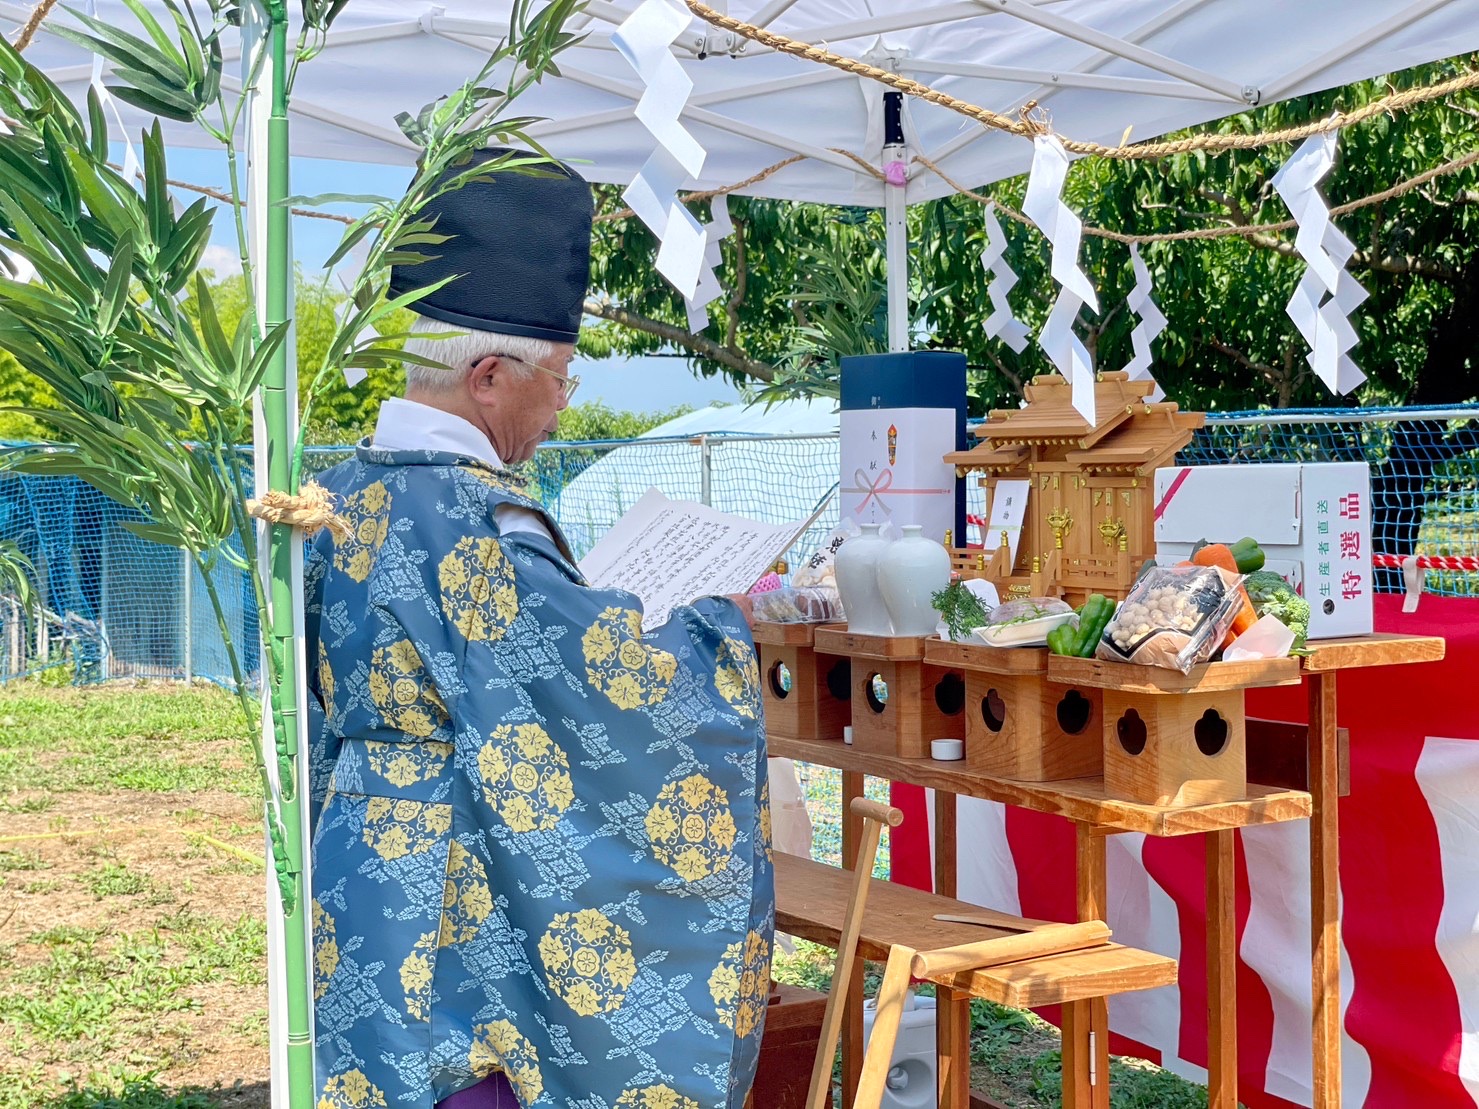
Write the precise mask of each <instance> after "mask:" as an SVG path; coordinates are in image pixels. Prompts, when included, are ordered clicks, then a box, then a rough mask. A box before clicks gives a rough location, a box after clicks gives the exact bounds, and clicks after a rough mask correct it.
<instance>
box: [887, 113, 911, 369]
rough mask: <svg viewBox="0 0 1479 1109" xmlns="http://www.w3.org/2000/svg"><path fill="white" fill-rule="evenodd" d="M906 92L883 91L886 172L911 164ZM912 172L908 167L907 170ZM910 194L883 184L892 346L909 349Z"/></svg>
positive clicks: (889, 332) (890, 339)
mask: <svg viewBox="0 0 1479 1109" xmlns="http://www.w3.org/2000/svg"><path fill="white" fill-rule="evenodd" d="M903 104H904V96H903V93H898V92H886V93H884V94H883V113H884V124H883V150H882V152H881V153H882V158H881V161H882V163H883V167H884V169H885V172H886V171H887V167H888V166H889V165H891V164H892V163H896V162H897V163H899V164H901V165H904V166H906V167H907V165H908V148H907V147H906V146H905V144H904V126H903V111H904V107H903ZM904 172H905V173H906V174H907V173H908V170H907V168H906V169H905V171H904ZM907 207H908V198H907V193H906V190H905V189H904V187H903V186H900V185H894V184H885V185H884V186H883V247H884V259H885V264H886V265H887V266H888V349H889V350H890V351H893V352H897V351H907V350H908V349H909V225H908V222H907V219H906V212H907Z"/></svg>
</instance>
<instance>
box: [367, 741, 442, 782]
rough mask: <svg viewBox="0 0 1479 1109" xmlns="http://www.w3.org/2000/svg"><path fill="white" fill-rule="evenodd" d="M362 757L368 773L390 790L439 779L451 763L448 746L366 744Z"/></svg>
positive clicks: (434, 744) (375, 742) (371, 742)
mask: <svg viewBox="0 0 1479 1109" xmlns="http://www.w3.org/2000/svg"><path fill="white" fill-rule="evenodd" d="M365 757H366V759H367V760H368V761H369V763H370V769H371V770H373V771H374V772H375V773H376V774H379V775H380V776H381V777H382V778H384V779H385V780H386V781H387V782H389V783H390V784H391V785H393V786H410V785H415V784H416V783H417V782H430V781H432V780H433V779H435V778H438V777H440V776H441V774H442V772H443V771H445V770H446V768H447V764H448V762H450V761H451V759H452V745H451V744H450V743H436V742H433V741H431V740H428V741H427V742H425V743H382V742H380V741H379V740H374V739H372V740H369V741H368V742H367V743H366V744H365Z"/></svg>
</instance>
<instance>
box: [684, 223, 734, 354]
mask: <svg viewBox="0 0 1479 1109" xmlns="http://www.w3.org/2000/svg"><path fill="white" fill-rule="evenodd" d="M733 234H734V223H733V221H731V220H730V218H729V199H728V198H727V197H724V196H716V197H714V199H713V200H711V201H710V202H709V226H708V245H707V246H705V247H704V265H703V270H702V272H701V273H700V274H699V276H698V291H697V292H696V293H694V294H693V296H691V297H689V298H688V299H687V301H686V303H685V307H687V309H688V330H689V331H691V332H693V333H694V334H695V335H697V334H698V333H699V332H700V331H702V330H703V329H704V328H706V327H708V326H709V312H708V308H707V305H708V304H709V303H710V302H711V301H714V300H717V299H718V298H719V297H721V296H723V295H724V287H723V286H722V285H720V284H719V266H720V265H721V264H722V263H723V261H724V251H723V248H722V247H721V246H720V245H719V244H720V243H722V242H723V241H724V240H725V239H727V238H729V236H731V235H733Z"/></svg>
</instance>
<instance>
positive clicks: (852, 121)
mask: <svg viewBox="0 0 1479 1109" xmlns="http://www.w3.org/2000/svg"><path fill="white" fill-rule="evenodd" d="M637 4H638V0H592V2H591V4H590V5H589V6H588V8H587V10H586V12H585V14H584V15H582V16H581V17H580V19H579V20H578V21H577V22H579V23H580V24H581V25H582V28H583V30H584V31H586V32H587V35H588V37H587V38H586V40H585V42H584V43H583V44H582V45H581V46H579V47H577V48H575V49H573V50H571V51H569V52H568V53H567V54H565V55H564V56H562V58H561V60H560V63H559V65H560V71H561V73H562V74H563V76H562V77H559V78H554V77H551V78H548V79H547V80H546V81H545V82H544V84H543V85H541V86H540V87H539V88H537V89H535V90H533V91H532V92H531V93H530V94H529V95H528V96H527V97H526V98H524V99H521V100H520V102H519V105H518V109H517V111H518V113H519V114H521V115H522V114H526V113H527V114H534V115H539V116H544V117H548V122H545V123H541V124H539V125H537V126H536V127H534V128H533V130H532V132H531V133H532V134H534V135H535V136H537V137H538V138H539V139H540V141H542V142H543V143H545V144H546V145H547V146H548V147H549V149H550V150H551V151H552V152H553V153H555V154H557V155H559V156H561V157H564V158H568V159H573V160H576V161H577V162H580V163H581V164H582V165H581V168H582V172H584V173H585V174H586V176H588V177H590V178H591V179H593V180H597V181H607V182H623V183H624V182H627V181H630V180H631V179H632V177H633V176H634V175H635V173H636V172H637V170H638V169H639V168H640V167H641V165H642V163H643V162H644V161H645V160H646V158H647V156H648V154H649V153H650V152H651V150H652V148H653V141H652V138H651V136H650V135H649V133H648V132H647V130H646V129H645V128H644V127H643V125H642V124H641V123H640V122H639V121H638V120H637V119H636V118H635V116H634V114H633V108H634V106H635V104H636V101H637V99H638V98H639V97H640V96H641V94H642V91H643V89H642V83H641V81H640V80H639V79H638V78H637V76H636V74H635V73H634V72H633V71H632V69H631V67H630V66H629V65H628V63H627V62H626V61H625V60H624V58H623V57H622V55H621V54H619V53H618V52H617V50H616V48H615V47H614V45H613V44H612V41H611V35H612V32H613V31H614V30H615V29H616V27H617V26H618V25H619V24H620V23H621V22H622V20H624V19H625V18H626V17H627V16H628V15H629V14H630V13H631V12H632V11H633V10H634V9H635V8H636V6H637ZM715 6H716V7H718V8H720V9H726V8H727V12H728V14H730V15H732V16H734V17H736V18H739V19H743V20H745V21H747V22H750V23H754V24H758V25H762V26H765V27H767V28H769V29H771V30H774V31H777V32H779V33H782V34H785V35H787V36H790V37H792V38H796V39H800V40H803V41H806V42H810V43H817V44H824V45H825V46H826V47H827V48H828V49H831V50H833V51H835V52H837V53H840V54H843V55H846V56H850V57H854V58H860V59H865V60H869V61H871V62H872V64H874V65H877V66H879V67H880V68H885V69H893V70H896V71H897V72H899V73H901V74H902V75H904V76H906V77H909V78H912V79H914V80H916V81H919V82H922V83H924V84H928V85H931V86H934V87H936V88H939V89H940V90H942V91H944V92H947V93H949V94H951V95H953V96H955V97H957V98H959V99H961V100H964V101H967V102H969V103H972V104H976V105H980V106H982V107H985V108H989V109H992V110H994V111H997V112H1001V113H1004V114H1011V113H1012V112H1014V111H1015V110H1016V109H1018V108H1019V107H1021V106H1022V105H1023V104H1025V103H1027V102H1029V101H1037V102H1038V104H1040V105H1041V106H1042V107H1043V108H1045V109H1046V110H1047V111H1048V112H1049V113H1051V118H1052V123H1053V126H1054V128H1055V129H1056V130H1057V131H1058V132H1059V133H1061V134H1063V135H1066V136H1069V137H1072V138H1075V139H1084V140H1093V141H1098V142H1102V143H1109V144H1113V143H1117V142H1119V140H1120V139H1121V137H1122V136H1123V135H1124V133H1125V132H1126V129H1127V128H1132V131H1131V134H1132V136H1133V138H1134V139H1148V138H1151V137H1153V136H1155V135H1158V134H1163V133H1165V132H1166V131H1169V130H1173V129H1175V128H1179V127H1185V126H1189V125H1192V124H1196V123H1199V122H1203V121H1206V120H1211V119H1215V118H1218V117H1221V116H1226V115H1229V114H1232V113H1235V112H1239V111H1242V110H1245V109H1247V108H1248V107H1249V106H1251V105H1253V104H1268V103H1271V102H1273V101H1276V100H1280V99H1284V98H1287V97H1291V96H1298V95H1301V94H1305V93H1310V92H1314V91H1318V90H1321V89H1327V88H1331V87H1334V86H1337V85H1341V84H1345V83H1348V82H1350V81H1353V80H1358V79H1361V78H1365V77H1370V76H1374V75H1377V74H1382V73H1387V72H1392V71H1395V70H1399V69H1403V68H1405V67H1408V66H1412V65H1416V64H1418V63H1421V62H1426V61H1432V60H1434V59H1437V58H1441V57H1448V56H1453V55H1456V54H1460V53H1464V52H1466V51H1472V50H1476V49H1479V0H1410V2H1405V3H1393V0H1299V2H1298V3H1291V2H1290V0H731V2H730V3H728V4H727V5H725V4H724V3H723V0H716V3H715ZM28 8H29V5H25V6H22V5H20V4H16V3H14V2H13V0H0V33H4V34H6V35H7V37H13V35H14V25H16V24H19V23H20V22H21V21H22V20H23V19H24V18H25V17H26V16H27V15H29V11H28ZM96 10H97V14H98V16H99V17H100V18H102V19H105V20H107V21H109V22H110V23H114V24H115V25H117V26H121V27H130V26H132V25H133V23H134V21H133V19H132V16H131V15H130V14H129V13H128V11H127V9H126V8H125V6H124V5H123V3H121V2H120V0H96ZM507 11H508V4H507V3H506V2H504V0H438V2H437V3H416V2H411V3H407V2H405V0H355V2H354V3H352V4H350V5H348V7H347V8H346V9H345V11H344V13H343V14H342V15H341V16H340V18H339V20H338V22H337V23H336V25H335V28H334V31H333V33H332V34H331V35H330V36H329V40H328V45H327V48H326V49H325V51H324V53H323V54H322V56H321V57H319V58H316V59H315V60H314V61H313V62H312V63H311V64H309V65H305V66H304V67H303V70H302V71H301V72H300V74H299V79H298V85H297V87H296V88H295V90H294V95H293V102H292V113H293V124H292V137H293V152H294V153H295V154H297V155H300V156H307V157H325V158H335V159H342V160H347V161H359V162H377V163H409V162H411V161H412V160H413V159H414V157H415V154H416V151H415V149H414V148H413V147H412V145H411V144H410V142H409V141H408V140H406V139H405V138H404V137H403V136H402V135H401V134H400V132H399V130H398V129H397V128H396V126H395V123H394V116H395V114H396V113H397V112H399V111H406V110H410V111H414V110H415V109H417V108H419V107H420V106H421V105H422V104H424V103H427V102H429V101H431V100H433V99H435V98H436V97H437V96H439V95H442V94H444V93H446V92H447V91H449V90H450V89H451V88H452V87H454V86H455V85H456V84H457V83H458V82H460V81H462V80H464V79H465V78H467V77H469V76H471V75H472V74H473V73H475V72H476V71H477V69H478V67H479V65H480V64H481V62H482V61H483V59H484V58H486V56H487V53H488V51H489V49H490V47H491V45H492V44H493V43H494V42H496V41H497V40H498V39H499V38H500V37H501V36H503V35H504V34H505V33H506V18H507ZM70 18H71V17H70V16H69V15H67V14H66V13H65V12H64V10H63V9H62V8H61V7H60V6H59V7H58V8H57V9H56V10H55V11H53V13H52V14H51V16H50V17H49V22H60V21H66V20H69V19H70ZM166 24H168V20H167V19H166ZM228 49H234V47H230V46H228ZM673 53H674V55H675V56H676V57H677V58H678V60H679V61H680V62H681V64H682V65H683V68H684V70H685V71H686V72H687V73H688V75H689V77H691V78H692V80H693V83H694V90H693V94H692V96H691V97H690V99H689V102H688V105H687V107H686V109H685V111H684V116H683V118H684V123H685V125H686V126H687V128H688V129H689V130H690V132H691V133H692V134H693V135H694V136H695V138H697V140H698V141H699V143H700V144H701V145H702V146H703V147H704V149H705V150H706V151H707V159H706V161H705V163H704V166H703V170H702V173H701V174H700V175H699V176H698V178H697V179H696V180H693V181H692V182H691V183H692V184H693V185H694V186H696V187H703V188H715V187H722V186H726V185H730V184H733V183H735V182H737V181H740V180H742V179H744V178H746V177H749V176H750V175H752V174H754V173H756V172H757V171H759V170H761V169H763V168H765V167H767V166H771V165H774V164H775V163H776V162H779V161H781V160H783V159H786V158H789V157H791V156H793V155H796V154H801V155H805V156H806V160H804V161H801V162H798V163H796V164H795V165H792V166H788V167H786V168H785V169H783V170H781V171H780V172H778V173H776V174H775V175H774V176H772V177H770V178H768V179H766V180H765V181H764V182H762V183H760V184H758V185H756V186H754V187H753V188H751V189H747V190H746V192H750V193H753V194H756V195H764V196H774V197H782V198H786V199H793V200H811V201H820V202H829V203H839V204H861V205H871V206H882V205H883V204H884V201H885V194H886V192H887V187H886V186H885V185H884V184H882V183H881V182H880V181H879V180H878V179H877V178H876V177H875V176H874V175H873V174H871V173H869V172H868V171H866V170H865V169H863V168H862V167H860V166H858V165H857V164H856V163H855V162H853V161H852V159H850V158H848V157H847V156H846V155H845V154H839V153H835V152H834V148H836V149H841V150H846V151H850V152H852V153H854V154H857V155H859V156H860V157H862V158H863V159H864V160H866V161H868V162H869V163H871V164H873V165H877V164H878V163H879V158H880V149H881V144H882V113H881V102H882V95H883V91H884V89H883V86H882V85H880V84H878V83H877V82H873V81H869V80H867V79H865V78H859V77H855V76H852V75H849V74H846V73H843V72H842V71H840V70H837V69H832V68H828V67H824V66H821V65H818V64H816V63H814V62H809V61H806V60H803V59H800V58H795V57H792V56H790V55H786V54H780V53H777V52H775V51H771V50H768V49H766V48H764V47H760V46H757V45H756V44H754V43H750V42H746V41H744V40H742V39H738V38H735V37H733V36H731V35H730V34H728V33H726V32H721V31H717V30H715V29H713V28H711V27H709V25H708V24H706V23H703V22H702V21H699V20H696V19H695V20H694V21H693V22H692V23H691V24H690V25H689V27H688V29H687V31H686V32H685V33H684V34H682V35H681V36H680V37H679V39H678V40H677V42H676V43H675V44H674V48H673ZM29 57H30V58H31V59H32V60H33V61H34V62H36V63H37V64H40V65H41V66H42V67H43V68H44V69H46V70H47V71H48V72H49V73H50V74H51V76H52V77H53V79H55V80H57V81H58V82H59V83H60V84H61V85H62V86H63V88H64V89H65V90H66V91H67V92H68V93H69V94H71V95H72V96H74V97H75V98H76V99H77V100H78V101H79V102H80V101H81V100H82V98H83V96H84V94H85V91H86V88H87V84H88V81H89V79H90V77H91V75H92V60H91V58H90V57H89V56H88V55H87V54H86V53H85V52H84V51H82V50H80V49H78V48H77V47H75V46H73V45H72V44H70V43H68V42H66V41H64V40H63V39H61V38H59V37H57V36H54V35H48V34H45V33H43V34H42V35H41V36H40V37H39V38H38V40H37V41H36V42H35V43H34V44H33V45H32V47H31V50H30V54H29ZM227 70H228V73H234V72H236V67H235V66H234V65H233V64H231V63H230V62H229V61H228V65H227ZM121 107H122V110H123V112H124V120H125V124H126V126H127V128H128V130H129V131H130V133H131V134H133V135H137V133H138V129H139V128H140V127H141V126H142V125H143V123H144V122H145V121H144V119H143V117H142V115H141V114H139V113H137V112H133V111H132V110H131V109H128V108H127V107H126V106H121ZM120 137H121V136H120ZM905 137H906V139H907V140H908V153H909V155H910V156H911V157H912V156H913V155H918V154H923V155H924V156H926V157H928V158H929V159H931V160H932V161H934V162H936V163H938V164H939V165H940V166H941V168H942V169H944V170H945V172H947V173H948V174H950V175H951V176H952V177H953V178H955V179H956V180H957V181H960V182H962V183H963V184H966V185H969V186H979V185H983V184H986V183H988V182H991V181H994V180H999V179H1001V178H1004V177H1009V176H1012V175H1015V174H1018V173H1021V172H1024V171H1025V170H1026V169H1027V167H1028V164H1029V161H1030V157H1031V150H1032V147H1031V144H1030V143H1029V142H1026V141H1024V140H1023V139H1021V138H1018V137H1014V136H1011V135H1006V134H1003V133H1000V132H995V131H991V130H989V129H987V128H985V127H982V126H980V125H979V124H977V123H975V122H973V121H971V120H969V119H967V118H966V117H964V116H962V115H960V114H958V113H955V112H952V111H949V110H947V109H945V108H941V107H937V106H934V105H931V104H928V103H924V102H922V101H909V102H907V104H906V118H905ZM166 139H167V141H168V142H169V143H171V144H178V145H203V144H207V143H209V142H210V140H209V139H208V138H206V137H205V136H203V135H202V134H201V133H200V132H199V131H198V130H197V129H195V128H193V127H191V126H188V125H179V124H167V126H166ZM950 191H951V188H950V186H949V185H947V184H946V183H945V182H944V181H942V180H941V179H940V178H939V177H937V176H936V175H935V174H933V173H931V172H927V171H923V170H920V169H919V168H918V167H916V168H915V170H914V172H913V176H912V178H911V180H910V183H909V186H908V190H907V194H906V199H907V200H908V201H909V202H914V201H918V200H925V199H929V198H931V197H935V196H940V195H944V194H946V193H948V192H950Z"/></svg>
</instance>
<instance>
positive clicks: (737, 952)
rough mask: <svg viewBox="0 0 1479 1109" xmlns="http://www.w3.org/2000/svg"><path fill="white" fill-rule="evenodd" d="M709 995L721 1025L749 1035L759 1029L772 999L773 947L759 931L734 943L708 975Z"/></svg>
mask: <svg viewBox="0 0 1479 1109" xmlns="http://www.w3.org/2000/svg"><path fill="white" fill-rule="evenodd" d="M709 993H710V994H712V995H713V998H714V1005H715V1006H716V1007H717V1009H718V1017H719V1023H720V1024H722V1025H724V1026H725V1027H726V1028H733V1029H734V1031H735V1034H736V1035H738V1036H742V1037H743V1036H748V1035H750V1033H751V1032H753V1031H755V1030H756V1029H757V1028H759V1027H760V1025H761V1021H763V1020H764V1018H765V1006H766V1003H767V1002H768V1001H769V999H770V944H769V942H768V941H767V940H766V939H765V937H764V936H762V935H760V934H759V933H758V932H751V933H750V934H749V935H748V936H746V937H745V940H744V943H742V944H740V943H732V944H730V945H729V947H728V948H726V949H725V951H724V958H723V959H721V960H720V962H719V965H718V966H717V967H715V968H714V973H713V974H711V975H709Z"/></svg>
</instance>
